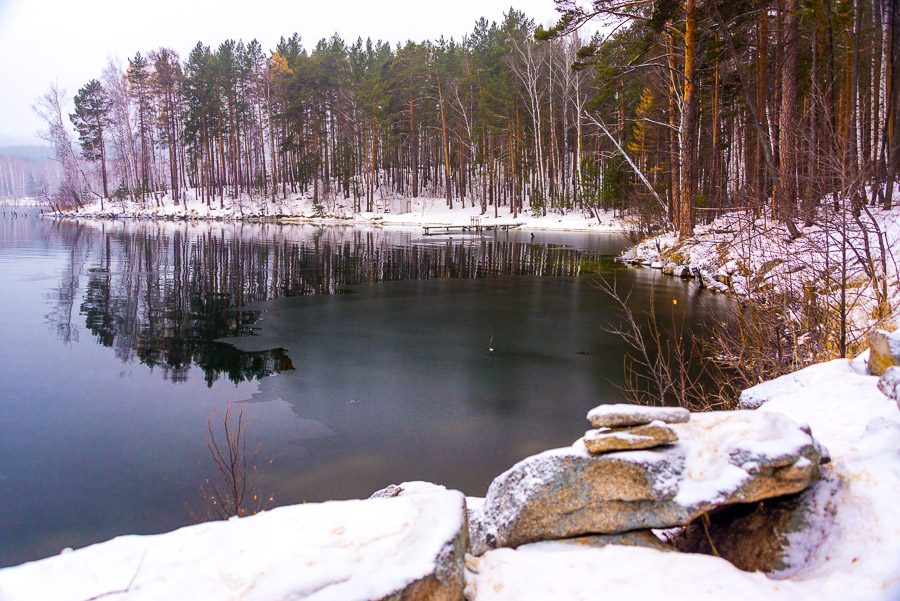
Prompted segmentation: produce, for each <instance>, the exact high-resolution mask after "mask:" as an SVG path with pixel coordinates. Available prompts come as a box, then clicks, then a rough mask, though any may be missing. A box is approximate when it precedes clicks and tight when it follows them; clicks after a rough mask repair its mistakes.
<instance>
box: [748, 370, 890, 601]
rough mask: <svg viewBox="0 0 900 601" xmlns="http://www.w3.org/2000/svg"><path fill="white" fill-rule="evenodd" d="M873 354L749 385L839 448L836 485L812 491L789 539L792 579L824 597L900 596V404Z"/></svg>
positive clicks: (765, 402)
mask: <svg viewBox="0 0 900 601" xmlns="http://www.w3.org/2000/svg"><path fill="white" fill-rule="evenodd" d="M866 359H867V353H863V355H861V356H860V357H857V358H856V359H854V360H852V361H851V360H848V359H836V360H834V361H829V362H827V363H820V364H817V365H812V366H810V367H807V368H805V369H802V370H800V371H798V372H795V373H793V374H788V375H786V376H782V377H781V378H778V379H776V380H773V381H771V382H767V383H765V384H761V385H759V386H756V387H754V388H753V389H750V390H749V391H745V392H747V393H749V392H751V391H752V394H749V395H747V396H749V397H751V398H752V399H753V402H754V403H755V404H759V405H761V406H760V409H759V412H777V413H780V414H784V415H787V416H789V417H791V418H792V419H793V420H795V421H797V422H801V423H806V424H808V427H809V428H810V429H811V431H812V432H813V433H814V434H815V436H816V439H817V440H818V441H819V442H820V443H822V444H823V445H824V446H825V447H827V448H828V450H829V451H830V454H831V465H830V468H829V472H828V477H827V479H826V480H825V481H824V485H825V486H827V487H829V488H830V489H831V490H829V488H826V489H825V490H824V493H823V492H822V491H820V492H819V494H813V492H816V491H817V489H819V487H821V486H823V483H819V484H817V485H816V486H815V487H814V488H813V491H812V492H811V493H809V494H811V495H812V499H811V503H810V506H809V507H808V509H807V510H806V513H807V514H808V515H809V516H811V517H810V519H809V524H808V526H806V527H804V528H802V529H800V530H799V531H797V532H793V533H790V534H788V536H787V537H786V538H787V542H788V545H787V554H788V555H787V557H786V562H787V563H788V564H789V565H791V566H795V569H796V572H795V573H793V574H792V575H791V579H792V580H794V581H803V582H804V584H805V585H806V586H807V587H808V589H809V590H813V591H816V592H817V593H818V594H820V595H821V596H822V597H821V598H822V599H830V598H835V599H840V598H852V599H900V505H898V503H897V498H900V450H898V449H900V408H898V406H897V403H896V402H894V401H893V400H892V399H889V398H887V397H886V396H885V395H884V394H883V393H882V392H881V391H880V390H879V389H878V386H877V384H878V378H877V377H876V376H873V375H870V374H869V373H868V370H867V369H866ZM825 493H827V494H825ZM805 496H806V495H805Z"/></svg>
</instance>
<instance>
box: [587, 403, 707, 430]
mask: <svg viewBox="0 0 900 601" xmlns="http://www.w3.org/2000/svg"><path fill="white" fill-rule="evenodd" d="M587 419H588V421H589V422H591V425H592V426H594V427H595V428H616V427H619V426H641V425H643V424H649V423H650V422H654V421H659V422H664V423H667V424H681V423H684V422H686V421H688V420H690V419H691V412H690V411H688V410H687V409H684V408H682V407H646V406H644V405H627V404H624V403H610V404H608V405H598V406H597V407H594V408H593V409H591V410H590V411H588V414H587Z"/></svg>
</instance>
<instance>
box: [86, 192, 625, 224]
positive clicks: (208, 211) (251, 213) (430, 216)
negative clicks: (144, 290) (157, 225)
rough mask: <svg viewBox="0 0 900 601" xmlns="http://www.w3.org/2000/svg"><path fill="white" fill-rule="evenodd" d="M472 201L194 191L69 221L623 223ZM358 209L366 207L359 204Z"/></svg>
mask: <svg viewBox="0 0 900 601" xmlns="http://www.w3.org/2000/svg"><path fill="white" fill-rule="evenodd" d="M472 202H473V201H472V199H465V200H464V201H462V203H461V202H460V200H459V199H454V202H453V208H450V207H448V206H447V201H446V199H444V198H435V197H424V196H422V197H419V198H399V197H386V198H382V197H377V198H376V200H375V209H376V210H374V211H363V212H360V213H355V212H354V211H353V200H352V199H346V200H345V199H342V198H340V197H339V198H338V199H336V200H330V199H329V200H324V201H323V202H322V203H321V204H320V205H319V207H316V206H315V205H314V203H313V200H312V198H311V197H309V196H305V195H297V194H294V195H291V194H289V195H288V197H287V198H285V199H282V198H280V197H278V198H277V199H276V200H271V199H268V200H262V199H260V198H257V199H255V200H253V201H251V200H250V199H249V198H248V197H246V196H243V197H241V198H238V199H230V198H227V197H226V198H225V199H224V201H223V203H222V204H223V206H222V207H221V208H220V203H219V200H218V198H216V199H213V200H211V201H210V204H209V206H207V204H206V203H205V202H202V201H201V200H199V199H197V197H196V193H195V192H194V191H188V192H187V199H186V201H185V200H181V201H179V204H175V202H174V201H173V200H172V198H171V197H170V196H168V195H166V196H164V197H162V198H161V199H160V201H159V203H160V206H157V202H156V200H154V199H153V198H152V197H148V198H147V199H145V201H144V202H142V203H141V202H133V201H130V200H126V201H117V200H107V201H105V202H104V207H103V209H101V207H100V202H99V200H94V201H92V202H90V203H89V204H87V205H86V206H85V207H84V208H83V209H80V210H78V211H75V212H73V213H71V215H73V216H80V217H96V216H109V217H112V216H122V217H126V216H129V217H138V218H162V219H165V218H173V219H174V218H188V219H258V218H275V217H276V216H277V218H278V219H281V220H285V221H292V220H303V221H313V222H321V223H344V224H346V223H365V224H382V225H466V226H468V225H473V224H476V223H477V224H479V225H512V224H515V225H517V226H519V227H521V228H523V229H534V230H564V231H592V232H594V231H596V232H607V231H620V230H622V229H623V227H624V224H623V223H622V221H621V220H619V219H617V218H615V217H614V216H613V214H612V213H611V212H602V211H601V212H600V214H599V219H598V218H597V217H596V216H594V215H592V214H590V213H589V212H588V211H586V210H585V211H580V210H573V211H569V212H567V213H566V214H561V213H558V212H553V211H549V210H548V212H547V215H543V214H540V212H539V211H532V210H531V209H530V208H529V207H525V209H524V210H523V211H519V212H517V213H516V214H515V215H514V214H513V213H512V212H511V211H510V208H509V207H508V206H506V207H498V210H497V212H496V216H495V212H494V207H493V206H488V207H487V212H486V213H484V214H483V215H482V212H481V205H480V204H479V202H478V201H475V206H472ZM361 204H363V205H365V201H364V200H362V201H361Z"/></svg>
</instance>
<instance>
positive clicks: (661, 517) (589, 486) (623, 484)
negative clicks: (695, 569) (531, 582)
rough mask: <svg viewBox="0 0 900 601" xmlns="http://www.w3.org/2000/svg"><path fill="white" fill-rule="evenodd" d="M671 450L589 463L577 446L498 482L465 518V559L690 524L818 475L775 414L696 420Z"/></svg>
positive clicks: (534, 460) (795, 434)
mask: <svg viewBox="0 0 900 601" xmlns="http://www.w3.org/2000/svg"><path fill="white" fill-rule="evenodd" d="M671 427H672V428H673V429H674V430H675V431H676V433H677V435H678V439H679V440H678V442H675V443H672V444H668V445H664V446H662V447H657V449H656V450H641V451H621V452H613V453H608V454H604V455H594V454H592V453H590V452H589V451H588V450H587V448H586V447H585V446H584V443H583V441H578V442H576V443H575V444H574V445H573V446H572V447H567V448H562V449H554V450H550V451H546V452H544V453H541V454H538V455H534V456H532V457H528V458H526V459H524V460H523V461H521V462H519V463H517V464H516V465H514V466H513V467H512V468H510V469H509V470H507V471H506V472H505V473H503V474H501V475H500V476H498V477H497V478H496V479H495V480H494V481H493V483H492V484H491V486H490V488H489V489H488V493H487V496H486V497H485V501H484V504H483V505H482V506H481V508H480V509H479V510H478V511H475V512H473V513H472V514H471V515H470V537H471V546H472V553H474V554H476V555H480V554H482V553H484V552H485V551H487V550H489V549H495V548H499V547H516V546H519V545H521V544H524V543H529V542H534V541H541V540H552V539H559V538H568V537H573V536H579V535H583V534H614V533H619V532H626V531H629V530H638V529H646V528H669V527H673V526H683V525H687V524H689V523H690V522H691V521H692V520H693V519H694V518H696V517H697V516H699V515H701V514H703V513H706V512H709V511H711V510H713V509H715V508H717V507H721V506H724V505H728V504H732V503H750V502H754V501H758V500H761V499H765V498H769V497H775V496H780V495H785V494H792V493H797V492H800V491H801V490H803V489H805V488H806V487H807V486H808V485H809V483H810V482H811V481H813V480H814V479H815V478H817V477H818V474H819V454H818V450H817V445H816V444H815V442H814V440H813V438H812V436H811V435H810V434H809V431H808V429H806V430H804V429H802V428H801V427H799V426H797V424H795V423H794V422H793V421H791V420H790V419H788V418H787V417H785V416H783V415H780V414H777V413H767V412H756V411H732V412H712V413H697V414H693V415H692V416H691V421H689V422H687V423H680V424H671Z"/></svg>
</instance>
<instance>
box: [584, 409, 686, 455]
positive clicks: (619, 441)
mask: <svg viewBox="0 0 900 601" xmlns="http://www.w3.org/2000/svg"><path fill="white" fill-rule="evenodd" d="M587 418H588V421H590V422H591V425H592V426H594V428H595V429H594V430H588V431H587V432H586V433H585V435H584V438H583V440H584V446H585V447H587V450H588V451H590V452H591V453H594V454H600V453H609V452H613V451H634V450H638V449H652V448H654V447H658V446H660V445H664V444H668V443H670V442H675V441H676V440H678V435H677V434H675V431H674V430H673V429H672V428H670V427H669V426H667V425H666V424H683V423H685V422H687V421H689V420H690V419H691V412H690V411H688V410H687V409H682V408H681V407H641V406H635V405H624V404H618V405H600V406H599V407H594V408H593V409H591V410H590V411H589V412H588V414H587Z"/></svg>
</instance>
